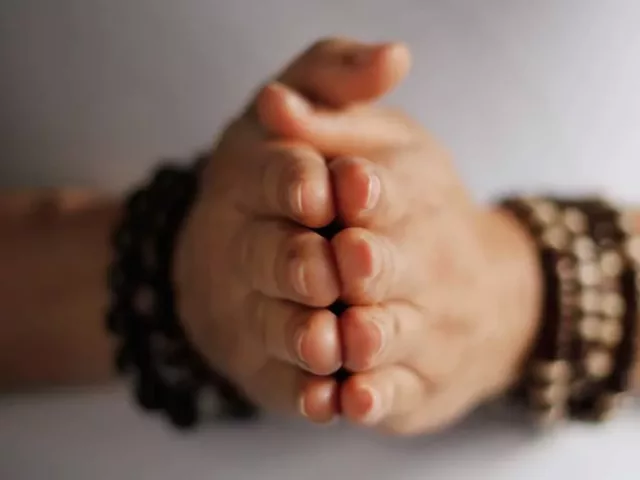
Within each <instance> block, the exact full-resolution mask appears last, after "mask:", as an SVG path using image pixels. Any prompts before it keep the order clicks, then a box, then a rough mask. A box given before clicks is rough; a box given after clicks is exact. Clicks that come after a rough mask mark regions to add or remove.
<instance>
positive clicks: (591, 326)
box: [578, 315, 601, 342]
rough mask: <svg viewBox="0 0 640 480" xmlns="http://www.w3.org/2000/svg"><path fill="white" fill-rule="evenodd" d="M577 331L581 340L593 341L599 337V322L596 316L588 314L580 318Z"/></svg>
mask: <svg viewBox="0 0 640 480" xmlns="http://www.w3.org/2000/svg"><path fill="white" fill-rule="evenodd" d="M578 331H579V332H580V337H581V338H582V340H585V341H587V342H594V341H596V340H598V339H599V338H600V335H601V322H600V319H599V318H598V317H595V316H593V315H588V316H586V317H584V318H583V319H582V320H580V323H579V325H578Z"/></svg>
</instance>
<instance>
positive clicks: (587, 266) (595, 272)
mask: <svg viewBox="0 0 640 480" xmlns="http://www.w3.org/2000/svg"><path fill="white" fill-rule="evenodd" d="M578 279H579V280H580V283H581V284H582V285H584V286H587V287H595V286H597V285H599V284H600V280H601V275H600V269H599V268H598V266H597V264H595V263H584V264H582V265H580V266H579V267H578Z"/></svg>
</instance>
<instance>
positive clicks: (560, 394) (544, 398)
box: [531, 382, 570, 407]
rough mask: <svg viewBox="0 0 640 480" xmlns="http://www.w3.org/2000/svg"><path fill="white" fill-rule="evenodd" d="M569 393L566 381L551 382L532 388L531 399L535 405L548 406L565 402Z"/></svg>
mask: <svg viewBox="0 0 640 480" xmlns="http://www.w3.org/2000/svg"><path fill="white" fill-rule="evenodd" d="M569 393H570V390H569V386H568V385H567V384H566V383H561V382H558V383H552V384H549V385H544V386H540V387H537V388H535V389H533V390H532V392H531V401H532V402H533V404H534V405H536V406H541V407H544V406H546V407H550V406H553V405H558V404H563V403H565V402H566V401H567V399H568V398H569Z"/></svg>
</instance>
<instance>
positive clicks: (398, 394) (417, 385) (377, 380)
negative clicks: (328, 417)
mask: <svg viewBox="0 0 640 480" xmlns="http://www.w3.org/2000/svg"><path fill="white" fill-rule="evenodd" d="M428 393H429V389H428V387H427V385H426V383H425V382H424V381H423V380H422V379H421V378H420V376H418V375H417V374H416V372H414V371H412V370H409V369H407V368H404V367H400V366H390V367H383V368H380V369H376V370H372V371H369V372H365V373H358V374H355V375H352V376H351V377H350V378H349V379H348V380H347V381H346V382H345V383H344V385H343V386H342V389H341V392H340V405H341V409H342V413H343V415H344V416H345V417H346V418H347V419H348V420H350V421H352V422H354V423H356V424H360V425H365V426H375V427H381V428H384V427H385V425H386V424H388V423H389V422H391V421H392V420H393V419H394V418H396V417H399V416H402V415H407V414H410V413H412V412H414V411H415V410H417V409H418V408H419V406H420V405H421V403H422V402H424V401H425V398H426V397H427V395H428Z"/></svg>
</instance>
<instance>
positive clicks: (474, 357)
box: [257, 84, 539, 434]
mask: <svg viewBox="0 0 640 480" xmlns="http://www.w3.org/2000/svg"><path fill="white" fill-rule="evenodd" d="M257 112H258V114H259V117H260V119H261V121H262V123H263V125H265V127H267V128H269V130H270V131H271V132H272V133H273V134H275V135H279V136H282V137H284V138H294V139H297V140H299V141H303V142H306V143H308V144H310V145H313V146H314V147H315V148H317V149H318V150H319V151H320V152H321V153H322V154H324V155H326V156H329V157H334V159H333V160H331V162H330V164H329V165H330V172H331V178H332V183H333V187H334V189H335V198H336V206H335V208H336V211H337V214H338V216H339V218H340V220H341V222H342V224H343V225H344V226H345V227H346V228H345V229H344V230H343V231H342V232H341V233H339V234H338V235H337V236H336V237H335V238H333V240H332V246H333V248H334V252H335V256H336V259H337V265H338V272H339V276H340V284H341V288H342V292H341V294H342V297H343V299H344V300H345V301H346V302H347V303H348V304H350V305H353V306H352V307H351V308H349V309H348V310H347V311H346V312H345V313H344V315H343V316H342V318H341V319H340V321H339V325H340V330H341V336H342V342H343V352H342V353H343V362H344V365H345V366H346V367H347V368H348V369H350V370H351V371H353V372H356V374H355V375H353V376H352V377H351V378H350V379H349V380H348V381H347V382H346V383H345V384H344V386H343V387H342V389H341V394H340V401H341V410H342V412H343V414H344V415H345V416H346V417H347V418H349V419H350V420H352V421H354V422H356V423H358V424H363V425H371V426H376V427H378V428H381V429H383V430H387V431H391V432H395V433H398V434H418V433H424V432H430V431H434V430H438V429H441V428H443V427H445V426H447V425H449V424H450V423H451V422H453V421H455V420H456V419H458V418H460V417H461V416H463V415H464V414H466V413H467V412H468V411H469V410H471V409H472V408H473V407H475V406H476V405H477V404H478V403H479V402H481V401H483V400H485V399H486V398H488V397H491V396H495V395H498V394H501V393H503V392H504V391H505V390H506V389H507V388H509V387H510V386H511V385H512V384H513V382H514V380H515V379H516V378H517V376H518V375H519V373H520V365H521V361H522V359H523V356H524V355H525V354H526V352H527V349H528V347H529V344H530V342H531V341H532V337H533V334H534V331H535V326H536V325H535V324H536V319H537V312H536V309H537V306H538V296H539V293H538V281H537V275H538V272H537V267H536V258H535V249H534V248H533V246H532V245H531V244H530V243H529V239H528V237H527V236H526V235H525V234H524V232H522V231H521V230H520V228H519V227H518V225H517V223H515V222H514V221H513V220H512V219H511V218H510V217H508V216H507V215H506V214H503V213H501V212H499V211H497V210H496V211H488V210H485V209H483V208H481V207H480V206H478V205H476V204H475V203H474V202H473V200H472V199H471V197H470V195H469V193H468V192H467V190H466V188H465V186H464V185H463V183H462V182H461V180H460V178H459V177H458V175H457V174H456V172H455V171H454V168H453V166H452V162H451V160H450V158H449V156H448V154H447V153H446V152H445V151H444V150H443V149H442V148H441V147H440V146H439V145H438V143H437V142H436V141H435V140H434V139H433V138H431V137H430V136H429V135H428V134H427V133H426V132H425V131H424V130H423V129H422V128H421V127H420V126H419V125H417V124H416V123H415V122H413V121H412V120H411V119H409V118H407V117H406V116H404V115H402V114H400V113H398V112H394V111H389V110H381V109H373V108H369V107H362V106H355V107H353V106H351V107H348V108H343V109H326V108H320V107H317V106H314V105H312V104H311V103H309V102H307V101H306V100H305V99H304V98H303V97H301V96H300V95H298V94H296V92H295V91H293V90H291V89H289V88H288V87H286V86H283V85H281V84H274V85H272V86H269V87H267V88H266V89H265V90H264V91H263V92H262V94H261V96H260V98H259V99H258V104H257Z"/></svg>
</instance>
